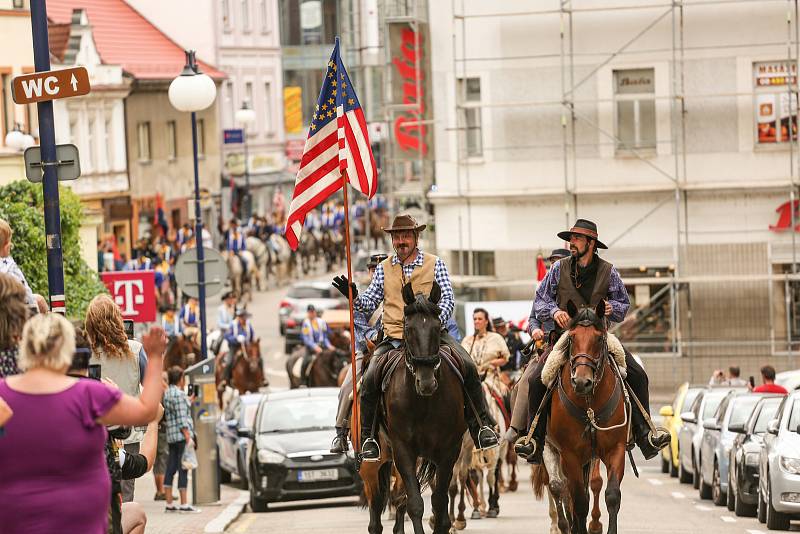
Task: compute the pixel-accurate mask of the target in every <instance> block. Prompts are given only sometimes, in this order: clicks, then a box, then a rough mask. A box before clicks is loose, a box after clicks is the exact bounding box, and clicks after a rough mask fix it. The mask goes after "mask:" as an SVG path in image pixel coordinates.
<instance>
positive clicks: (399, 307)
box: [381, 252, 439, 339]
mask: <svg viewBox="0 0 800 534" xmlns="http://www.w3.org/2000/svg"><path fill="white" fill-rule="evenodd" d="M418 253H419V252H418ZM393 257H394V256H389V257H388V258H386V259H385V260H383V261H382V262H381V265H382V266H383V276H384V278H383V332H384V333H385V334H386V335H387V336H389V337H393V338H395V339H403V324H404V323H405V314H404V313H403V309H404V308H405V306H406V303H405V302H403V283H404V282H408V280H403V266H402V265H401V264H400V263H398V264H396V265H392V258H393ZM437 259H439V258H437V257H436V256H434V255H433V254H427V253H425V254H423V256H422V266H421V267H414V270H413V271H411V287H413V288H414V293H415V294H416V293H422V294H423V295H425V296H426V297H427V296H429V295H430V294H431V288H432V287H433V280H434V275H433V268H434V267H435V266H436V260H437Z"/></svg>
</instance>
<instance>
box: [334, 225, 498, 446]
mask: <svg viewBox="0 0 800 534" xmlns="http://www.w3.org/2000/svg"><path fill="white" fill-rule="evenodd" d="M424 229H425V225H424V224H422V225H420V224H417V222H416V221H415V220H414V218H413V217H411V216H410V215H398V216H397V217H395V219H394V221H393V222H392V225H391V226H390V227H388V228H383V231H384V232H386V233H388V234H389V235H390V236H391V238H392V246H393V248H394V251H395V254H394V255H392V256H391V257H389V258H387V259H386V260H384V261H382V262H381V263H380V264H379V265H378V266H377V268H376V269H375V275H374V277H373V278H372V283H370V285H369V287H368V288H367V290H366V291H365V292H364V294H362V295H361V296H358V290H357V289H356V287H355V284H354V283H353V282H350V281H349V280H348V279H347V278H346V277H345V276H337V277H336V278H334V280H333V286H334V287H336V289H338V290H339V291H340V292H341V293H342V294H343V295H344V296H348V286H350V287H351V288H352V292H353V299H354V301H353V306H354V308H355V309H358V310H360V311H362V312H364V313H365V314H367V315H370V314H372V312H373V311H375V309H376V308H377V307H378V306H379V305H380V304H381V302H383V331H384V339H383V341H382V342H381V343H380V344H379V345H378V347H376V349H375V353H374V355H373V360H374V361H373V362H372V364H371V365H369V367H368V369H367V371H366V373H365V374H364V378H363V382H362V390H361V429H362V431H361V433H362V435H363V436H364V442H363V445H362V448H361V450H362V457H363V459H364V460H365V461H377V460H378V459H379V458H380V447H379V446H378V442H377V441H376V440H375V434H374V432H375V430H376V429H375V428H373V424H374V422H375V414H376V410H377V404H378V399H379V392H380V384H379V381H380V379H381V377H380V376H379V374H380V371H379V370H380V369H381V368H382V367H383V365H380V364H379V363H380V362H382V360H383V359H385V355H386V354H387V353H388V352H389V351H390V350H391V349H394V348H399V347H400V346H401V345H403V325H404V314H403V312H404V309H405V303H404V301H403V295H402V288H403V286H405V285H406V284H408V283H411V284H412V286H413V288H414V290H415V291H417V292H421V294H422V295H424V296H425V297H427V296H429V295H430V292H431V288H432V287H433V284H434V282H436V283H437V284H438V285H439V287H440V288H441V300H439V302H438V305H439V308H440V310H441V314H440V319H441V324H442V325H445V324H447V320H448V319H449V318H450V315H452V313H453V308H454V307H455V300H454V297H453V286H452V284H451V283H450V275H449V274H448V272H447V267H446V266H445V264H444V261H442V260H441V259H440V258H438V257H436V256H434V255H432V254H425V253H423V252H422V251H421V250H419V248H418V240H419V233H420V232H421V231H422V230H424ZM441 342H442V344H446V345H448V346H449V347H450V349H451V350H452V352H453V354H457V355H458V357H459V359H460V360H461V368H462V369H463V370H464V389H465V393H466V396H468V397H469V400H467V402H466V404H467V405H469V404H472V405H473V406H474V408H475V409H474V410H473V409H472V408H468V409H466V410H465V415H466V417H467V422H468V426H469V430H470V434H471V435H472V438H473V440H474V441H475V445H476V447H477V448H478V449H486V448H491V447H496V446H497V445H498V440H497V435H496V434H495V432H494V430H492V427H493V426H494V424H495V423H494V422H493V421H491V419H490V417H489V416H488V414H487V410H486V404H485V402H484V399H483V390H482V389H481V382H480V378H479V377H478V370H477V368H476V367H475V363H474V362H473V361H472V359H471V358H470V356H469V354H467V352H466V351H465V350H464V349H463V347H461V345H459V344H458V342H457V341H456V340H455V339H453V337H452V336H451V335H450V334H448V333H447V332H442V336H441ZM476 411H477V412H478V417H477V418H476V416H475V415H474V412H476ZM478 418H479V419H480V420H478Z"/></svg>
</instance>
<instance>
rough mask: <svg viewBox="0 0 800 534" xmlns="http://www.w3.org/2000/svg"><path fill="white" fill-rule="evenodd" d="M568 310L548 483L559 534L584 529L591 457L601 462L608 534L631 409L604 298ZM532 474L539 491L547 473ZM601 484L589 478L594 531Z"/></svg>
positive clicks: (550, 429) (547, 455)
mask: <svg viewBox="0 0 800 534" xmlns="http://www.w3.org/2000/svg"><path fill="white" fill-rule="evenodd" d="M567 313H569V315H570V317H571V318H572V321H571V323H570V327H569V344H568V347H569V349H568V351H567V354H568V355H569V365H564V366H563V368H562V369H561V371H560V373H559V376H558V378H557V382H556V384H555V386H554V387H555V393H554V394H553V400H552V407H551V415H550V418H549V423H548V426H547V433H548V441H547V445H546V447H545V450H544V464H545V466H546V468H547V473H548V475H549V477H547V478H549V482H547V483H548V485H549V490H550V493H551V494H552V496H553V498H554V500H555V504H556V509H557V511H558V527H559V529H560V531H561V533H562V534H568V533H572V534H586V532H587V530H586V520H587V516H588V515H589V487H590V479H591V472H592V471H594V468H595V466H594V465H593V462H594V461H595V459H599V460H600V461H602V462H603V464H605V466H606V472H607V474H608V485H607V488H606V492H605V498H606V507H607V509H608V515H609V517H608V534H616V533H617V516H618V514H619V508H620V500H621V492H620V483H621V482H622V477H623V476H624V474H625V445H626V442H627V436H628V427H629V424H630V417H629V416H628V415H629V413H630V410H629V407H628V405H627V404H626V402H625V396H624V395H623V392H622V388H624V387H625V386H624V384H623V383H622V379H621V377H620V375H619V372H618V370H617V368H616V362H615V361H614V359H613V357H612V356H611V355H610V354H609V349H608V343H607V339H606V322H605V319H604V316H605V302H604V301H601V302H600V303H599V304H598V305H597V308H595V309H594V310H593V309H591V308H581V309H580V310H578V309H577V308H576V307H575V304H574V303H572V301H570V302H569V303H568V304H567ZM539 469H541V467H540V468H539ZM597 469H599V467H598V468H597ZM598 474H599V472H598ZM598 478H599V477H598ZM534 479H535V480H534V481H535V482H537V486H535V487H534V491H535V493H537V494H539V495H541V493H542V488H543V486H542V481H543V480H545V477H542V476H539V477H534ZM601 487H602V480H600V481H599V482H598V480H597V479H596V480H593V481H591V489H592V491H593V492H595V506H594V509H593V510H592V522H591V523H590V525H589V532H591V533H592V534H595V533H601V532H602V525H601V524H600V521H599V517H600V507H599V492H600V489H601Z"/></svg>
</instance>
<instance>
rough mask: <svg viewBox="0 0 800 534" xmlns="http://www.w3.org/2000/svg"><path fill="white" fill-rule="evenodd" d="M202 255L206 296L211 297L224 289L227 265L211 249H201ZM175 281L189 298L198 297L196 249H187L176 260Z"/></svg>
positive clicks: (223, 259) (217, 253) (220, 256)
mask: <svg viewBox="0 0 800 534" xmlns="http://www.w3.org/2000/svg"><path fill="white" fill-rule="evenodd" d="M203 255H204V256H205V261H204V265H205V275H206V296H207V297H213V296H214V295H216V294H217V293H219V292H220V291H222V289H223V288H224V287H225V282H226V281H227V280H228V264H227V262H226V261H225V258H223V257H222V254H220V253H219V252H217V251H216V250H214V249H213V248H208V247H203ZM175 280H176V281H177V282H178V285H179V286H180V288H181V290H182V291H183V292H184V293H186V294H187V295H189V296H190V297H195V298H197V297H199V295H200V291H199V290H200V285H199V284H198V283H197V249H196V248H190V249H188V250H187V251H186V252H184V253H183V254H181V256H180V258H178V261H177V263H176V264H175Z"/></svg>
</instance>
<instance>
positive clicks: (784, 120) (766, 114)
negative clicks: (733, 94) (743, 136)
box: [753, 61, 797, 145]
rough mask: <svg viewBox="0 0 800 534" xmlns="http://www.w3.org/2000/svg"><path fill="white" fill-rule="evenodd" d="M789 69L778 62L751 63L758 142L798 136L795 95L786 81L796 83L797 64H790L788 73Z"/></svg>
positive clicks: (781, 140) (782, 139)
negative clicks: (789, 73) (789, 71)
mask: <svg viewBox="0 0 800 534" xmlns="http://www.w3.org/2000/svg"><path fill="white" fill-rule="evenodd" d="M788 70H789V69H787V64H786V63H785V62H780V61H772V62H764V63H756V64H754V65H753V79H754V84H755V89H754V93H755V106H756V131H757V142H758V144H766V145H769V144H775V143H786V142H788V141H789V140H790V137H791V138H793V139H797V94H795V92H794V91H791V93H790V91H789V87H788V86H787V82H788V83H789V84H791V85H794V84H795V79H796V78H797V65H796V64H792V66H791V75H787V71H788ZM790 124H791V126H790ZM790 128H791V134H790V133H789V129H790Z"/></svg>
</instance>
